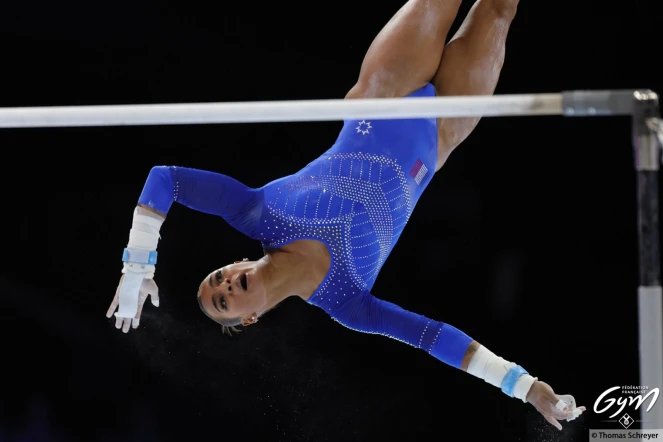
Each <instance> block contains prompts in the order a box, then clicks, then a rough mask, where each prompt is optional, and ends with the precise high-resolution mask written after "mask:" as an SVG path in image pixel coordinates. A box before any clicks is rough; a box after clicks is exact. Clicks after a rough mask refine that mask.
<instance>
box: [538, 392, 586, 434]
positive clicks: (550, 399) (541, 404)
mask: <svg viewBox="0 0 663 442" xmlns="http://www.w3.org/2000/svg"><path fill="white" fill-rule="evenodd" d="M526 399H527V402H529V403H530V404H532V405H533V406H534V408H536V409H537V410H538V411H539V413H541V414H542V415H543V417H544V418H545V419H546V420H547V421H548V422H550V423H551V424H552V425H553V426H554V427H555V428H557V429H558V430H560V431H561V430H562V424H560V423H559V422H558V419H560V420H561V419H571V420H572V419H575V418H576V417H578V416H579V415H580V414H581V413H582V412H583V411H585V407H577V408H574V407H565V408H564V409H562V410H560V409H559V408H557V404H558V403H559V401H560V398H559V397H558V396H557V395H556V394H555V392H554V391H553V389H552V388H550V385H548V384H546V383H545V382H540V381H535V382H534V383H533V384H532V387H531V388H530V389H529V392H528V393H527V398H526Z"/></svg>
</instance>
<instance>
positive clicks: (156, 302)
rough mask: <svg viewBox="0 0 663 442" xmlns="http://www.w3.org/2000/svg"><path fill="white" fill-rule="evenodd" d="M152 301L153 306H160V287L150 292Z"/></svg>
mask: <svg viewBox="0 0 663 442" xmlns="http://www.w3.org/2000/svg"><path fill="white" fill-rule="evenodd" d="M150 301H152V305H153V306H155V307H159V289H156V291H155V292H154V293H151V294H150Z"/></svg>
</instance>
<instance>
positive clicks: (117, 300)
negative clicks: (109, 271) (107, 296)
mask: <svg viewBox="0 0 663 442" xmlns="http://www.w3.org/2000/svg"><path fill="white" fill-rule="evenodd" d="M119 303H120V286H119V285H118V286H117V290H115V297H114V298H113V302H111V305H110V307H108V311H107V312H106V317H107V318H109V319H110V317H111V316H113V312H114V311H115V309H116V308H117V305H118V304H119Z"/></svg>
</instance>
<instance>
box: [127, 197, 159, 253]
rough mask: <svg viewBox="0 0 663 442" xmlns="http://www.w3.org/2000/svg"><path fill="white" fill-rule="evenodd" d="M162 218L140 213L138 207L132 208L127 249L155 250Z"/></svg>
mask: <svg viewBox="0 0 663 442" xmlns="http://www.w3.org/2000/svg"><path fill="white" fill-rule="evenodd" d="M162 224H163V220H159V219H157V218H153V217H151V216H147V215H142V214H141V213H140V211H139V208H138V207H136V209H134V219H133V224H132V225H131V230H130V231H129V243H128V244H127V248H129V249H143V250H156V249H157V245H158V244H159V239H160V236H159V230H160V229H161V225H162Z"/></svg>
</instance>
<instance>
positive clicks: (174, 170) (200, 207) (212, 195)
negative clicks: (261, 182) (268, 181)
mask: <svg viewBox="0 0 663 442" xmlns="http://www.w3.org/2000/svg"><path fill="white" fill-rule="evenodd" d="M138 202H139V203H140V204H143V205H146V206H148V207H151V208H153V209H155V210H158V211H159V212H162V213H164V214H167V213H168V211H169V210H170V207H171V205H172V203H173V202H177V203H179V204H182V205H183V206H186V207H188V208H190V209H193V210H197V211H199V212H204V213H208V214H211V215H218V216H220V217H222V218H223V219H225V220H226V222H228V224H230V225H231V226H232V227H234V228H235V229H237V230H239V231H240V232H242V233H243V234H245V235H247V236H249V237H251V238H254V234H255V231H256V228H257V226H258V222H259V221H260V216H261V213H262V208H263V192H262V190H261V189H253V188H251V187H248V186H246V185H244V184H242V183H240V182H239V181H237V180H236V179H234V178H231V177H229V176H226V175H222V174H220V173H215V172H208V171H205V170H199V169H191V168H187V167H176V166H156V167H153V168H152V170H151V171H150V173H149V175H148V177H147V180H146V182H145V185H144V186H143V191H142V192H141V194H140V197H139V199H138ZM254 239H255V238H254Z"/></svg>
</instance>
